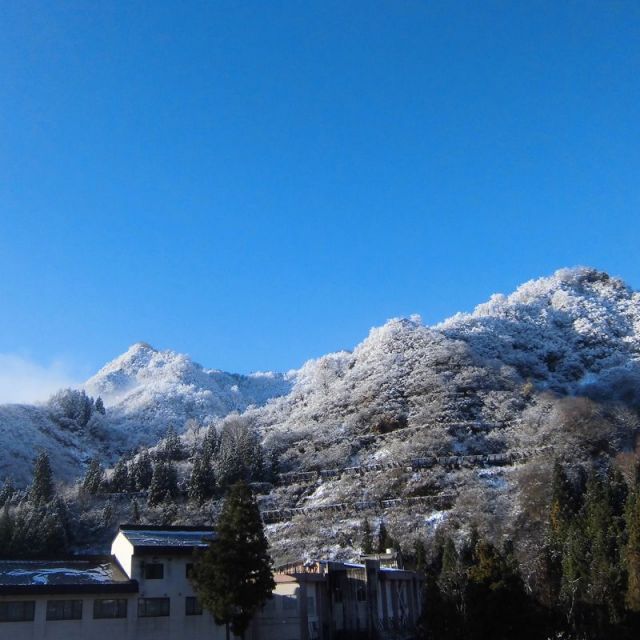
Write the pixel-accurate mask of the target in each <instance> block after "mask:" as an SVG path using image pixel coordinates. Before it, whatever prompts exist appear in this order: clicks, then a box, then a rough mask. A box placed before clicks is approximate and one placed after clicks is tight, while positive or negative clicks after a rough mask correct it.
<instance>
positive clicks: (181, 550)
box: [0, 525, 421, 640]
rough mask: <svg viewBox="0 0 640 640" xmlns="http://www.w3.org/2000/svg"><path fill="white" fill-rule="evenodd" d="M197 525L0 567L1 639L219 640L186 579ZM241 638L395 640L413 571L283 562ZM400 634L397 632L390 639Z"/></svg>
mask: <svg viewBox="0 0 640 640" xmlns="http://www.w3.org/2000/svg"><path fill="white" fill-rule="evenodd" d="M213 536H214V532H213V530H212V529H207V528H204V527H153V526H150V525H122V526H121V527H120V529H119V531H118V533H117V535H116V537H115V539H114V540H113V544H112V546H111V554H112V555H111V556H107V557H77V556H76V557H71V558H69V559H65V560H60V559H56V560H53V561H41V560H33V561H30V560H4V561H0V640H5V639H6V640H40V639H47V640H103V639H104V640H205V639H206V640H224V638H225V629H224V627H221V626H218V625H216V624H215V622H214V620H213V617H212V616H211V615H210V614H209V613H207V612H206V611H203V610H202V608H201V607H200V604H199V602H198V600H197V598H196V595H195V592H194V590H193V586H192V584H191V581H190V579H189V576H190V572H191V570H192V567H193V562H194V551H196V550H197V549H199V548H204V547H206V545H207V541H208V540H210V539H211V538H212V537H213ZM274 577H275V582H276V588H275V590H274V594H273V595H274V597H273V599H272V600H270V601H269V602H268V603H267V605H266V606H265V608H264V609H263V610H262V611H261V612H260V613H259V614H258V615H257V616H256V617H255V619H254V620H253V622H252V625H251V627H250V629H249V630H248V631H247V633H246V636H245V637H246V640H340V639H342V638H349V639H351V638H378V639H383V638H387V637H393V638H399V637H402V631H403V630H406V631H407V633H408V632H409V630H410V628H411V627H412V626H413V625H414V624H415V621H416V619H417V616H418V614H419V610H420V597H419V589H420V586H421V585H420V578H419V577H418V576H417V575H416V574H415V573H413V572H410V571H403V570H399V569H397V568H385V567H381V566H380V562H379V561H376V560H371V559H368V560H366V561H365V562H364V563H363V564H344V563H312V564H307V565H303V564H299V565H289V566H287V567H286V568H285V567H283V568H282V570H280V571H276V573H275V576H274ZM399 634H400V635H399Z"/></svg>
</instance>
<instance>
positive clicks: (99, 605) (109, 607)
mask: <svg viewBox="0 0 640 640" xmlns="http://www.w3.org/2000/svg"><path fill="white" fill-rule="evenodd" d="M93 617H94V618H126V617H127V601H126V600H125V599H124V598H118V599H104V600H94V601H93Z"/></svg>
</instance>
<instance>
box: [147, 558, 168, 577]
mask: <svg viewBox="0 0 640 640" xmlns="http://www.w3.org/2000/svg"><path fill="white" fill-rule="evenodd" d="M162 578H164V565H163V564H162V563H161V562H149V563H147V564H145V565H144V579H145V580H162Z"/></svg>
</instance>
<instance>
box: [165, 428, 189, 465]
mask: <svg viewBox="0 0 640 640" xmlns="http://www.w3.org/2000/svg"><path fill="white" fill-rule="evenodd" d="M162 455H163V457H164V458H165V459H166V460H182V458H183V457H184V450H183V447H182V442H181V441H180V438H179V437H178V434H177V433H176V430H175V429H174V427H173V425H169V428H168V429H167V433H166V435H165V437H164V443H163V446H162Z"/></svg>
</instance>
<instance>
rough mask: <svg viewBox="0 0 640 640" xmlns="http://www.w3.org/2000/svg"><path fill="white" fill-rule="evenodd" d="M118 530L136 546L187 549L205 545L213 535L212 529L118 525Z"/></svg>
mask: <svg viewBox="0 0 640 640" xmlns="http://www.w3.org/2000/svg"><path fill="white" fill-rule="evenodd" d="M120 531H121V532H122V533H123V535H124V536H125V537H126V538H127V540H129V542H130V543H131V544H132V545H133V546H134V548H136V547H138V548H139V547H151V548H168V547H171V548H176V549H189V548H194V547H206V546H207V543H208V541H209V540H211V539H212V538H213V536H214V532H213V529H206V528H202V529H192V528H188V527H186V528H184V529H181V528H177V527H176V528H173V527H167V528H166V529H161V528H154V527H149V528H138V527H135V528H134V527H126V526H122V527H120Z"/></svg>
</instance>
